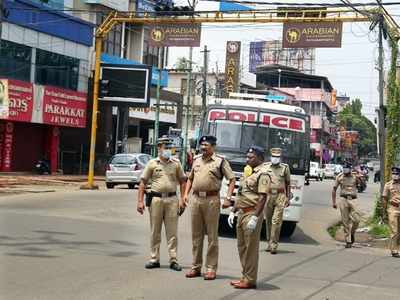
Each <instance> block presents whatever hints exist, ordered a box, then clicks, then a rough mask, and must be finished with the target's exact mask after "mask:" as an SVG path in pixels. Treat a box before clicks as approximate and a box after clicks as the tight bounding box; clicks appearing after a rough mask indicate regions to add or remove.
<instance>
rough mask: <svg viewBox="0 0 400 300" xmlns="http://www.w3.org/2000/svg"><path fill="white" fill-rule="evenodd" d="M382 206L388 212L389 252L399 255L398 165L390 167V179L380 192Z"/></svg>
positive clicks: (399, 181) (399, 201) (399, 184)
mask: <svg viewBox="0 0 400 300" xmlns="http://www.w3.org/2000/svg"><path fill="white" fill-rule="evenodd" d="M382 200H383V208H384V210H385V211H387V214H388V219H389V220H388V223H389V228H390V245H389V247H390V252H391V255H392V256H393V257H397V258H398V257H400V255H399V247H400V166H396V167H393V168H392V180H390V181H389V182H388V183H386V184H385V187H384V189H383V193H382Z"/></svg>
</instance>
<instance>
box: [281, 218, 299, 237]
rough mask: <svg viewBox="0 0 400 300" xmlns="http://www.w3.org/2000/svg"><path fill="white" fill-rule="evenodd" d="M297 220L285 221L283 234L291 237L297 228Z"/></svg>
mask: <svg viewBox="0 0 400 300" xmlns="http://www.w3.org/2000/svg"><path fill="white" fill-rule="evenodd" d="M296 225H297V222H291V221H283V224H282V229H281V236H283V237H290V236H292V234H293V233H294V231H295V229H296Z"/></svg>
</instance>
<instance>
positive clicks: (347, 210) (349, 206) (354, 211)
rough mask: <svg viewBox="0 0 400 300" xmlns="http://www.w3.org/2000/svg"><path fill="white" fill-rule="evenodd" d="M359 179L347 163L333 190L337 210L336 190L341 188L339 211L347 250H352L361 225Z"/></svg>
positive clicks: (334, 205) (333, 204) (333, 203)
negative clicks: (358, 195) (358, 202)
mask: <svg viewBox="0 0 400 300" xmlns="http://www.w3.org/2000/svg"><path fill="white" fill-rule="evenodd" d="M358 180H359V178H358V177H357V175H356V174H355V173H353V172H352V164H351V163H349V162H346V163H345V164H344V166H343V173H341V174H339V175H338V176H337V177H336V180H335V184H334V186H333V190H332V206H333V208H334V209H337V204H336V190H337V189H338V187H340V202H339V209H340V214H341V217H342V224H343V230H344V235H345V241H346V248H351V247H352V245H353V243H354V241H355V232H356V230H357V228H358V225H359V223H360V213H359V211H358V208H357V181H358Z"/></svg>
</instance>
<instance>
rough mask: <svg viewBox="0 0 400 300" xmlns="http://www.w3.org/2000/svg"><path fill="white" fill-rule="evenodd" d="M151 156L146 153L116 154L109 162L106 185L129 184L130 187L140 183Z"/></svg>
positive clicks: (110, 186) (109, 187)
mask: <svg viewBox="0 0 400 300" xmlns="http://www.w3.org/2000/svg"><path fill="white" fill-rule="evenodd" d="M150 159H151V156H150V155H148V154H144V153H123V154H122V153H121V154H116V155H114V156H113V157H112V158H111V159H110V162H109V163H108V164H107V170H106V186H107V188H108V189H112V188H114V186H116V185H118V184H127V185H128V187H129V188H130V189H133V188H134V187H135V185H137V184H139V182H140V176H141V175H142V172H143V169H144V167H145V166H146V164H147V162H148V161H149V160H150Z"/></svg>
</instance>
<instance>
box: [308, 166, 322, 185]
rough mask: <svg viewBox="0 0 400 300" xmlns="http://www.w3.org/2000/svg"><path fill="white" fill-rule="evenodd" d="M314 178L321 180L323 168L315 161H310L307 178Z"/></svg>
mask: <svg viewBox="0 0 400 300" xmlns="http://www.w3.org/2000/svg"><path fill="white" fill-rule="evenodd" d="M310 178H314V179H316V180H320V181H322V179H323V170H322V169H321V168H320V167H319V163H317V162H315V161H311V162H310V170H309V173H308V176H307V179H310Z"/></svg>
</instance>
